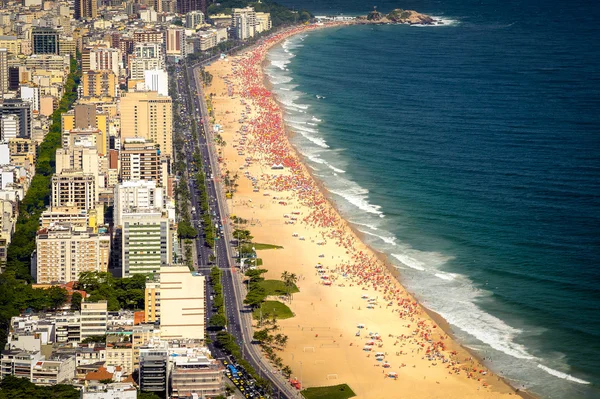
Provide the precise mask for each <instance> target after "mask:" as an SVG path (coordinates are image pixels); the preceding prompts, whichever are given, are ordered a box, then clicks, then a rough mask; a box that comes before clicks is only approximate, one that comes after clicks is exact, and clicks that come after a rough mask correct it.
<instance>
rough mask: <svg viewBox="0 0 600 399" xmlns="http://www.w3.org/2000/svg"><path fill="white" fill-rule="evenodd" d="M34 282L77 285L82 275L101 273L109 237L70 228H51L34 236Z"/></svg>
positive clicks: (103, 234) (104, 266)
mask: <svg viewBox="0 0 600 399" xmlns="http://www.w3.org/2000/svg"><path fill="white" fill-rule="evenodd" d="M35 241H36V249H37V250H36V282H37V283H54V282H59V283H68V282H70V281H77V280H78V279H79V275H80V274H81V273H82V272H85V271H95V272H105V271H107V270H108V259H109V257H110V236H109V235H108V234H106V233H100V234H99V233H93V232H92V231H91V229H87V228H86V229H75V228H73V227H72V226H71V225H53V226H50V227H48V228H43V229H41V230H39V231H38V232H37V235H36V240H35Z"/></svg>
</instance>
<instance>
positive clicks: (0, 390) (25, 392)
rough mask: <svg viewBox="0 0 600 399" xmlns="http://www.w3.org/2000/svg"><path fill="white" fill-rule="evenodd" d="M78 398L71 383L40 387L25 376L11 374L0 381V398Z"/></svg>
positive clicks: (77, 393)
mask: <svg viewBox="0 0 600 399" xmlns="http://www.w3.org/2000/svg"><path fill="white" fill-rule="evenodd" d="M21 398H27V399H79V391H78V390H77V389H75V387H73V386H72V385H64V384H58V385H53V386H49V387H40V386H37V385H35V384H33V383H32V382H31V381H29V380H27V379H25V378H17V377H13V376H12V375H8V376H6V377H4V379H3V380H2V382H0V399H21Z"/></svg>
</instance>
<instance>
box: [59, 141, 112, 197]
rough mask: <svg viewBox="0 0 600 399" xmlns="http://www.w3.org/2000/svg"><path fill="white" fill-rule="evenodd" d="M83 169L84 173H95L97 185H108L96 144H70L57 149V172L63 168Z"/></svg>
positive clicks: (101, 186)
mask: <svg viewBox="0 0 600 399" xmlns="http://www.w3.org/2000/svg"><path fill="white" fill-rule="evenodd" d="M73 169H75V170H81V171H83V173H84V174H90V175H94V177H95V178H96V187H97V188H103V187H105V186H106V181H105V174H106V173H107V171H106V170H105V168H103V165H102V161H101V159H100V156H99V155H98V149H97V148H96V147H95V146H70V147H62V148H59V149H57V150H56V173H57V174H60V173H62V171H63V170H73Z"/></svg>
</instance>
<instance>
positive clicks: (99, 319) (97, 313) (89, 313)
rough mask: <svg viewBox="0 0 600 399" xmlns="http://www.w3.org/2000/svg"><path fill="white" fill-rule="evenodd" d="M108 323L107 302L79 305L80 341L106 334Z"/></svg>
mask: <svg viewBox="0 0 600 399" xmlns="http://www.w3.org/2000/svg"><path fill="white" fill-rule="evenodd" d="M107 321H108V313H107V302H106V301H100V302H96V303H93V302H83V303H82V304H81V339H82V340H84V339H86V338H88V337H94V336H98V335H105V334H106V324H107Z"/></svg>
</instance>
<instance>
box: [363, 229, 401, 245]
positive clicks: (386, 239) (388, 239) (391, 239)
mask: <svg viewBox="0 0 600 399" xmlns="http://www.w3.org/2000/svg"><path fill="white" fill-rule="evenodd" d="M358 231H360V232H361V233H364V234H368V235H370V236H373V237H377V238H379V239H380V240H382V241H383V242H385V243H387V244H391V245H396V237H386V236H380V235H379V234H375V233H371V232H370V231H365V230H361V229H358Z"/></svg>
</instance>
